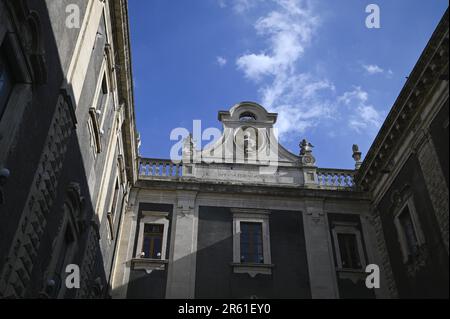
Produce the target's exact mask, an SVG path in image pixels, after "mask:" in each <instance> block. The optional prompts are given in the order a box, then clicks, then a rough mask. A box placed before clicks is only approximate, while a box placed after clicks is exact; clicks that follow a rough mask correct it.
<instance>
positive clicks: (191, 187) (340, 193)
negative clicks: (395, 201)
mask: <svg viewBox="0 0 450 319" xmlns="http://www.w3.org/2000/svg"><path fill="white" fill-rule="evenodd" d="M135 188H138V189H139V188H142V189H145V190H152V189H153V190H168V191H177V190H184V191H196V192H205V193H229V194H239V195H244V194H252V195H261V196H281V197H296V198H299V197H300V198H323V199H343V200H350V201H351V200H356V201H367V200H369V199H370V198H369V194H368V193H367V192H362V191H355V190H326V189H309V188H299V187H292V186H291V187H290V186H267V185H248V184H238V183H234V184H230V183H216V182H205V181H194V180H192V181H186V180H184V181H183V180H182V179H173V180H142V179H140V180H138V181H137V182H136V184H135Z"/></svg>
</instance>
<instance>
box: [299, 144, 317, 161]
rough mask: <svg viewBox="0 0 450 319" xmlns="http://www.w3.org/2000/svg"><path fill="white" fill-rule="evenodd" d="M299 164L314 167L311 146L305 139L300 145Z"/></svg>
mask: <svg viewBox="0 0 450 319" xmlns="http://www.w3.org/2000/svg"><path fill="white" fill-rule="evenodd" d="M299 146H300V162H301V163H302V164H303V165H305V166H314V164H315V163H316V159H315V158H314V156H313V155H312V149H313V147H314V146H313V145H312V144H311V143H309V142H308V141H307V140H306V139H303V140H302V141H301V142H300V144H299Z"/></svg>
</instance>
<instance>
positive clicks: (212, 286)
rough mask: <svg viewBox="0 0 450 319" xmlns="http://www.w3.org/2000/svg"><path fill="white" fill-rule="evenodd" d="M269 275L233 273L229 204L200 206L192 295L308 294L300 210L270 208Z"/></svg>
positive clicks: (203, 296) (270, 295)
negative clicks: (270, 273) (270, 258)
mask: <svg viewBox="0 0 450 319" xmlns="http://www.w3.org/2000/svg"><path fill="white" fill-rule="evenodd" d="M269 228H270V245H271V255H272V263H273V264H274V265H275V267H274V268H273V269H272V275H261V274H259V275H256V277H255V278H251V277H250V276H249V275H248V274H235V273H233V269H232V267H231V263H232V262H233V237H232V235H233V233H232V232H233V225H232V214H231V212H230V209H229V208H221V207H200V209H199V224H198V251H197V263H196V286H195V297H196V298H250V297H251V296H257V297H258V298H311V292H310V286H309V275H308V265H307V260H306V247H305V239H304V230H303V219H302V214H301V212H293V211H272V212H271V214H270V219H269Z"/></svg>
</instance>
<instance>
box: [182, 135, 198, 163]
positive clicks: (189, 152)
mask: <svg viewBox="0 0 450 319" xmlns="http://www.w3.org/2000/svg"><path fill="white" fill-rule="evenodd" d="M194 150H195V141H194V138H193V137H192V133H189V136H187V137H186V138H185V139H184V140H183V161H185V162H186V160H189V162H191V161H192V157H193V155H194Z"/></svg>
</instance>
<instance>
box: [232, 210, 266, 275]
mask: <svg viewBox="0 0 450 319" xmlns="http://www.w3.org/2000/svg"><path fill="white" fill-rule="evenodd" d="M231 213H232V214H233V262H232V266H233V271H234V272H235V273H248V274H249V275H250V276H251V277H255V276H256V275H257V274H264V275H271V274H272V268H273V266H274V265H273V264H272V256H271V250H270V227H269V216H270V211H268V210H261V209H241V208H233V209H231ZM243 222H244V223H260V224H261V226H262V227H261V230H262V233H261V235H262V245H263V256H264V261H263V263H248V262H242V261H241V223H243Z"/></svg>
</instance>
